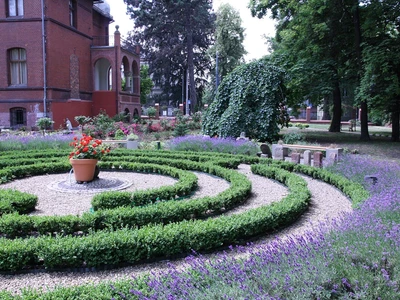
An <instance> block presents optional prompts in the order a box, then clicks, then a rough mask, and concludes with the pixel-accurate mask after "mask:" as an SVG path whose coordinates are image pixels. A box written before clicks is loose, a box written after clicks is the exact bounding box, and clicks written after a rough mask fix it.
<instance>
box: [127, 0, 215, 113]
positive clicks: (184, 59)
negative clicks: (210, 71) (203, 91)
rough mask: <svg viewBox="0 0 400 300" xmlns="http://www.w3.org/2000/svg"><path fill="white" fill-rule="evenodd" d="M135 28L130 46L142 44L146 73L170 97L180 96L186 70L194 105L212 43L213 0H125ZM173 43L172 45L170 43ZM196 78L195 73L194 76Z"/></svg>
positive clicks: (195, 105)
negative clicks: (146, 66) (208, 50)
mask: <svg viewBox="0 0 400 300" xmlns="http://www.w3.org/2000/svg"><path fill="white" fill-rule="evenodd" d="M125 2H126V3H127V4H128V5H129V7H130V9H129V15H130V17H131V18H132V20H133V21H134V26H133V28H134V30H133V31H132V32H131V35H130V36H129V37H128V41H127V43H128V44H130V45H137V44H140V45H141V55H142V56H143V58H144V59H145V60H146V61H148V62H149V73H150V75H151V78H152V79H153V80H154V82H155V83H156V84H157V85H158V86H160V88H161V89H163V94H164V95H168V98H167V99H165V100H169V99H180V96H181V87H182V75H184V74H186V71H188V75H189V76H188V77H189V84H190V95H191V96H190V97H191V101H192V106H193V107H197V104H198V103H197V94H196V93H197V91H196V87H198V86H199V85H200V86H201V85H203V84H204V82H205V81H204V80H198V79H197V78H196V81H195V75H199V77H198V78H200V77H201V76H202V75H203V74H204V72H205V71H206V69H207V67H208V58H207V54H206V50H207V49H208V47H209V45H210V44H211V43H212V39H211V37H212V33H213V30H214V16H213V12H212V2H211V1H210V0H207V1H160V0H157V1H153V0H142V1H136V0H126V1H125ZM171 45H173V46H171ZM196 77H197V76H196Z"/></svg>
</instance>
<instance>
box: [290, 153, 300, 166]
mask: <svg viewBox="0 0 400 300" xmlns="http://www.w3.org/2000/svg"><path fill="white" fill-rule="evenodd" d="M291 158H292V159H291V162H292V163H295V164H299V163H300V153H297V152H293V153H292V155H291Z"/></svg>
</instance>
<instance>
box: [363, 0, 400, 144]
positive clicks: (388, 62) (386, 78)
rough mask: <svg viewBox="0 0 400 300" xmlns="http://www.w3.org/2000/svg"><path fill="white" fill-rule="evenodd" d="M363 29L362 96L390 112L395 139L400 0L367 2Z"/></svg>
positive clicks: (398, 130)
mask: <svg viewBox="0 0 400 300" xmlns="http://www.w3.org/2000/svg"><path fill="white" fill-rule="evenodd" d="M363 4H364V5H363V6H361V7H360V8H361V9H362V13H363V15H364V18H363V22H362V29H363V32H364V44H365V47H364V49H363V52H362V56H363V61H364V65H363V67H364V72H363V76H362V79H361V84H360V88H359V93H358V97H359V98H360V99H368V105H369V106H370V108H371V109H372V110H377V111H381V112H385V113H386V114H388V115H390V119H391V123H392V138H391V139H392V141H396V142H398V141H399V139H400V137H399V135H400V123H399V122H400V71H399V70H400V3H399V2H398V1H395V0H386V1H379V0H370V1H365V3H363Z"/></svg>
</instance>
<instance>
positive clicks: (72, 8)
mask: <svg viewBox="0 0 400 300" xmlns="http://www.w3.org/2000/svg"><path fill="white" fill-rule="evenodd" d="M69 25H70V26H72V27H75V28H76V0H69Z"/></svg>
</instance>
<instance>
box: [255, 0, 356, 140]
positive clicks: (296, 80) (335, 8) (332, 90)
mask: <svg viewBox="0 0 400 300" xmlns="http://www.w3.org/2000/svg"><path fill="white" fill-rule="evenodd" d="M344 2H345V1H341V0H332V1H323V0H314V1H294V0H272V1H262V0H251V2H250V8H251V10H252V13H253V15H257V16H258V17H262V16H264V15H265V14H266V13H267V11H268V10H270V11H271V12H272V16H273V17H274V18H276V19H277V20H278V26H277V35H276V39H275V51H277V53H278V54H281V55H282V54H284V55H285V57H287V58H288V60H289V63H287V67H288V68H289V73H290V74H291V78H292V80H291V81H290V82H289V84H288V92H289V94H291V99H292V102H296V101H304V100H311V101H313V102H314V103H315V104H319V102H320V101H321V100H322V99H323V98H324V97H326V96H327V95H331V97H332V101H333V110H332V120H331V125H330V128H329V131H332V132H340V129H341V126H340V125H341V124H340V123H341V115H342V99H341V89H340V87H341V82H342V81H343V80H344V78H345V76H347V74H346V72H345V68H344V67H343V66H344V65H345V63H346V62H347V60H348V56H349V55H350V52H352V51H354V50H353V49H349V47H348V46H347V45H348V44H351V42H350V41H352V40H353V39H354V36H351V37H350V35H349V32H348V31H349V24H351V25H352V20H351V19H350V18H349V17H348V15H345V14H343V11H344V8H343V5H344ZM350 28H353V27H352V26H350Z"/></svg>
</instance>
